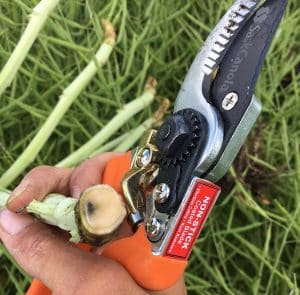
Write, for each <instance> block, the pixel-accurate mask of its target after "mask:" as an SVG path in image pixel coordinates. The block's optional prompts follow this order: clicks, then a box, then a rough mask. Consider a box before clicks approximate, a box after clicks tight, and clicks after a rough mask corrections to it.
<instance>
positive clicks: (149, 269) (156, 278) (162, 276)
mask: <svg viewBox="0 0 300 295" xmlns="http://www.w3.org/2000/svg"><path fill="white" fill-rule="evenodd" d="M130 162H131V156H130V153H127V154H126V155H124V156H122V157H116V158H113V159H112V160H111V161H110V162H109V163H108V165H107V166H106V168H105V172H104V174H103V179H102V181H103V183H106V184H109V185H111V186H112V187H114V189H115V190H117V191H118V192H119V193H121V192H122V188H121V180H122V178H123V176H124V174H125V173H126V172H127V171H128V170H129V169H130ZM103 255H104V256H106V257H109V258H112V259H114V260H116V261H118V262H119V263H120V264H122V265H123V266H124V267H125V268H126V269H127V270H128V272H129V273H130V274H131V276H132V277H133V278H134V280H135V281H136V282H137V283H138V284H139V285H140V286H142V287H143V288H145V289H148V290H153V291H158V290H164V289H167V288H169V287H171V286H172V285H173V284H175V283H176V282H177V281H178V280H179V279H180V277H181V276H182V274H183V272H184V269H185V267H186V264H187V261H186V260H177V259H174V258H168V257H162V256H153V255H152V252H151V244H150V242H149V241H148V239H147V236H146V233H145V230H144V227H143V226H140V227H139V229H138V231H137V232H136V233H135V234H134V235H133V236H131V237H129V238H124V239H121V240H118V241H115V242H113V243H111V244H110V245H108V246H107V247H106V248H105V250H104V252H103Z"/></svg>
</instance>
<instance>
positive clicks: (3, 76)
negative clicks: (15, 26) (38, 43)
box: [0, 0, 59, 96]
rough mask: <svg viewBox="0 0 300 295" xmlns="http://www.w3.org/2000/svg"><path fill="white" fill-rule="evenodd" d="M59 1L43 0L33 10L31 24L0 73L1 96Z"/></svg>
mask: <svg viewBox="0 0 300 295" xmlns="http://www.w3.org/2000/svg"><path fill="white" fill-rule="evenodd" d="M58 3H59V0H42V1H40V2H39V3H38V4H37V5H36V6H35V7H34V8H33V9H32V13H31V15H30V17H29V19H30V20H29V23H28V25H27V27H26V29H25V31H24V33H23V34H22V36H21V38H20V40H19V42H18V44H17V46H16V48H15V49H14V51H13V53H12V55H11V56H10V58H9V59H8V61H7V63H6V64H5V66H4V68H3V69H2V71H1V73H0V96H1V95H2V93H3V92H4V91H5V89H6V88H7V87H8V86H9V85H10V84H11V82H12V80H13V79H14V77H15V75H16V73H17V72H18V70H19V68H20V67H21V65H22V63H23V61H24V59H25V58H26V55H27V53H28V51H29V50H30V48H31V46H32V44H33V42H34V41H35V39H36V38H37V36H38V34H39V32H40V30H41V29H42V27H43V26H44V24H45V22H46V20H47V19H48V17H49V14H50V13H51V12H52V11H53V9H54V8H55V7H56V6H57V4H58Z"/></svg>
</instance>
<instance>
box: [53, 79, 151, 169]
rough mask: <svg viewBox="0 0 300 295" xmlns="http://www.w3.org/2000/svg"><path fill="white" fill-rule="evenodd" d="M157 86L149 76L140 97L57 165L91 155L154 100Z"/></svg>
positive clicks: (69, 163) (65, 165)
mask: <svg viewBox="0 0 300 295" xmlns="http://www.w3.org/2000/svg"><path fill="white" fill-rule="evenodd" d="M155 86H156V81H155V80H154V79H153V78H149V79H148V82H147V84H146V86H145V91H144V93H143V94H142V95H141V96H140V97H138V98H136V99H135V100H133V101H132V102H130V103H128V104H126V105H125V106H124V107H123V109H122V110H120V111H119V113H118V114H117V115H115V117H114V118H113V119H112V120H111V121H110V122H109V123H108V124H107V125H106V126H105V127H104V128H102V130H101V131H99V132H98V133H97V134H96V135H95V136H93V137H92V138H91V139H90V140H89V141H88V142H87V143H85V144H84V145H83V146H82V147H81V148H79V149H78V150H77V151H75V152H74V153H72V154H71V155H69V156H68V157H67V158H65V159H64V160H62V161H61V162H59V163H58V164H57V165H56V166H57V167H72V166H74V165H76V164H77V163H79V162H80V161H82V160H84V159H86V158H87V157H88V156H89V155H91V154H92V153H93V152H94V151H95V150H96V149H97V148H98V147H99V146H100V145H101V144H102V143H103V142H105V141H106V140H107V139H108V138H109V137H110V136H112V135H113V134H114V132H116V131H117V130H118V129H119V128H120V127H122V126H123V125H124V123H125V122H126V121H128V120H129V119H130V118H131V117H132V116H133V115H135V114H136V113H138V112H139V111H140V110H142V109H144V108H145V107H146V106H148V105H149V104H150V103H151V102H152V101H153V99H154V95H155Z"/></svg>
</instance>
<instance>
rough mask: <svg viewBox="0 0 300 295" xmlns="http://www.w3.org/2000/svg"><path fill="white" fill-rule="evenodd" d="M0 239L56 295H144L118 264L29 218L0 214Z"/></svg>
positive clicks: (18, 260)
mask: <svg viewBox="0 0 300 295" xmlns="http://www.w3.org/2000/svg"><path fill="white" fill-rule="evenodd" d="M0 239H2V241H3V243H4V244H5V246H6V248H7V249H8V251H9V252H10V253H11V254H12V255H13V256H14V258H15V259H16V260H17V262H18V263H19V264H20V266H21V267H22V268H23V269H24V270H25V271H26V272H28V273H29V274H30V275H32V276H34V277H36V278H38V279H40V280H41V281H42V282H43V283H44V284H46V286H48V287H49V288H50V289H51V290H52V291H53V292H54V294H62V293H63V294H97V292H98V293H99V290H101V294H108V295H109V294H144V292H143V291H142V289H141V288H140V287H138V286H137V285H136V283H135V282H134V281H133V280H132V278H131V277H130V275H129V274H128V273H127V272H126V270H125V269H124V268H123V267H122V266H121V265H119V264H118V263H117V262H115V261H112V260H110V259H108V258H105V257H100V256H97V255H95V254H93V253H90V252H85V251H82V250H80V249H79V248H77V247H75V246H74V245H72V244H71V243H68V242H65V241H64V240H62V239H60V238H58V237H57V236H56V235H55V234H54V233H52V231H51V229H50V228H49V227H47V226H45V225H43V224H41V223H40V222H39V221H37V220H34V219H33V218H31V217H30V216H28V215H25V214H24V215H23V214H16V213H13V212H11V211H8V210H4V211H2V212H0Z"/></svg>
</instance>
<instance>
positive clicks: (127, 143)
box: [114, 98, 170, 152]
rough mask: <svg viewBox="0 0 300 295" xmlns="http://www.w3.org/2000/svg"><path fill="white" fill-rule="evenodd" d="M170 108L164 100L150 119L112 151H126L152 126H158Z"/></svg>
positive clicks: (166, 100) (166, 99) (168, 102)
mask: <svg viewBox="0 0 300 295" xmlns="http://www.w3.org/2000/svg"><path fill="white" fill-rule="evenodd" d="M169 107H170V101H169V99H168V98H164V99H163V100H162V102H161V104H160V106H159V108H158V110H157V111H156V112H155V113H154V114H153V115H152V117H151V118H149V119H148V120H146V121H144V122H143V123H142V124H141V125H140V126H138V127H137V128H135V129H133V130H131V131H130V132H129V134H128V136H127V137H126V138H125V139H124V140H123V141H122V142H121V143H120V144H118V145H117V146H116V148H115V149H114V150H115V151H116V152H126V151H128V150H129V149H130V148H131V147H132V146H133V145H134V144H135V143H136V142H137V141H138V140H139V139H140V138H141V137H142V136H143V134H144V133H145V132H146V131H147V130H148V129H150V128H151V127H152V126H153V125H156V124H159V122H160V121H161V120H162V118H163V117H164V115H165V114H166V112H167V110H168V109H169Z"/></svg>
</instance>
